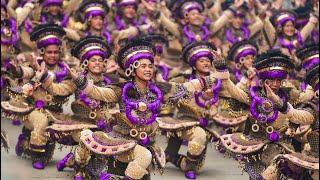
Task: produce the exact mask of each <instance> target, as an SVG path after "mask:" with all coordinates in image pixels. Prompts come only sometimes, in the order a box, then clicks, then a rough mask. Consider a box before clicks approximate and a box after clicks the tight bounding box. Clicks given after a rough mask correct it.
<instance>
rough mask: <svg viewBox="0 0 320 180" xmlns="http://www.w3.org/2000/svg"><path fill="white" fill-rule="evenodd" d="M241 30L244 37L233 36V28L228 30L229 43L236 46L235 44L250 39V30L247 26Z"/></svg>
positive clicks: (226, 33) (226, 34)
mask: <svg viewBox="0 0 320 180" xmlns="http://www.w3.org/2000/svg"><path fill="white" fill-rule="evenodd" d="M240 29H241V31H242V37H234V36H233V34H232V30H231V28H228V29H227V30H226V32H225V36H226V38H227V41H228V42H229V43H231V44H234V43H236V42H239V41H241V40H244V39H249V37H250V31H249V29H248V28H247V27H245V26H241V27H240Z"/></svg>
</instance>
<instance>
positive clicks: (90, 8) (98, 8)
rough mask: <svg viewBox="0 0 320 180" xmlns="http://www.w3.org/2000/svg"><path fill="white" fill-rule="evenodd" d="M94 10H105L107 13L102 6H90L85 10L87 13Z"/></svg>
mask: <svg viewBox="0 0 320 180" xmlns="http://www.w3.org/2000/svg"><path fill="white" fill-rule="evenodd" d="M93 10H100V11H103V12H104V13H105V10H104V9H103V8H102V7H100V6H93V7H89V8H87V9H86V10H85V13H88V12H90V11H93Z"/></svg>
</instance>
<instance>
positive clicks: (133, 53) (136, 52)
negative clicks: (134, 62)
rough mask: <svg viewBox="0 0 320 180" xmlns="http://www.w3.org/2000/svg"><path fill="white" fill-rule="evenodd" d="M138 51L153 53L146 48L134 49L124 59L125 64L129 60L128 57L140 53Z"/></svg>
mask: <svg viewBox="0 0 320 180" xmlns="http://www.w3.org/2000/svg"><path fill="white" fill-rule="evenodd" d="M138 53H150V54H152V55H153V53H152V52H151V51H149V50H146V49H144V50H139V51H134V52H132V53H130V54H128V55H127V56H126V58H124V61H123V62H124V64H125V62H127V60H128V59H130V58H131V57H132V56H134V55H136V54H138Z"/></svg>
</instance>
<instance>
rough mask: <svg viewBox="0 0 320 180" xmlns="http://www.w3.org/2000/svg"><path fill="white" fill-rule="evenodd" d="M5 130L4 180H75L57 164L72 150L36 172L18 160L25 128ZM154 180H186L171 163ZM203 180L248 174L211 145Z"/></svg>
mask: <svg viewBox="0 0 320 180" xmlns="http://www.w3.org/2000/svg"><path fill="white" fill-rule="evenodd" d="M1 129H3V130H5V131H6V132H7V135H8V136H9V141H10V142H9V143H10V146H11V148H10V149H9V152H8V153H7V152H6V151H5V150H4V149H3V148H2V149H1V179H2V180H37V179H39V180H68V179H72V176H73V172H72V170H71V169H65V170H64V171H63V172H58V171H57V170H56V166H55V165H56V163H57V162H58V161H59V160H60V159H62V158H63V157H64V155H66V154H67V153H68V152H70V149H71V148H70V147H66V148H65V147H63V148H62V149H59V145H57V146H56V150H55V154H54V155H53V159H52V161H51V162H50V163H49V165H48V166H47V167H46V168H45V170H36V169H33V168H32V165H31V161H30V160H29V159H25V158H21V157H17V156H16V154H15V151H14V147H15V145H16V143H17V138H18V135H19V134H20V132H21V129H22V125H21V126H14V125H12V124H11V122H9V121H8V120H6V119H5V118H2V119H1ZM159 145H160V146H161V147H163V148H165V146H166V139H165V138H164V137H159ZM181 152H182V153H183V152H186V147H182V149H181ZM151 179H152V180H183V179H185V178H184V174H183V173H182V172H181V171H179V169H177V168H176V167H174V166H173V165H171V164H170V163H168V164H167V165H166V168H165V170H164V173H163V175H161V174H159V173H157V172H156V173H155V174H152V176H151ZM197 179H199V180H248V179H249V177H248V175H247V174H246V173H244V174H242V172H241V169H240V168H239V167H238V163H237V162H236V161H235V160H233V159H231V158H229V157H224V156H223V155H222V154H221V153H219V152H218V151H217V150H215V147H214V144H209V145H208V148H207V157H206V161H205V165H204V168H203V171H202V172H201V174H200V175H198V176H197Z"/></svg>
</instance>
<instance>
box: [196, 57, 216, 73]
mask: <svg viewBox="0 0 320 180" xmlns="http://www.w3.org/2000/svg"><path fill="white" fill-rule="evenodd" d="M195 68H196V71H197V72H198V73H200V74H208V73H210V70H211V68H212V65H211V61H210V59H208V58H206V57H202V58H200V59H198V60H197V61H196V64H195Z"/></svg>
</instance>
